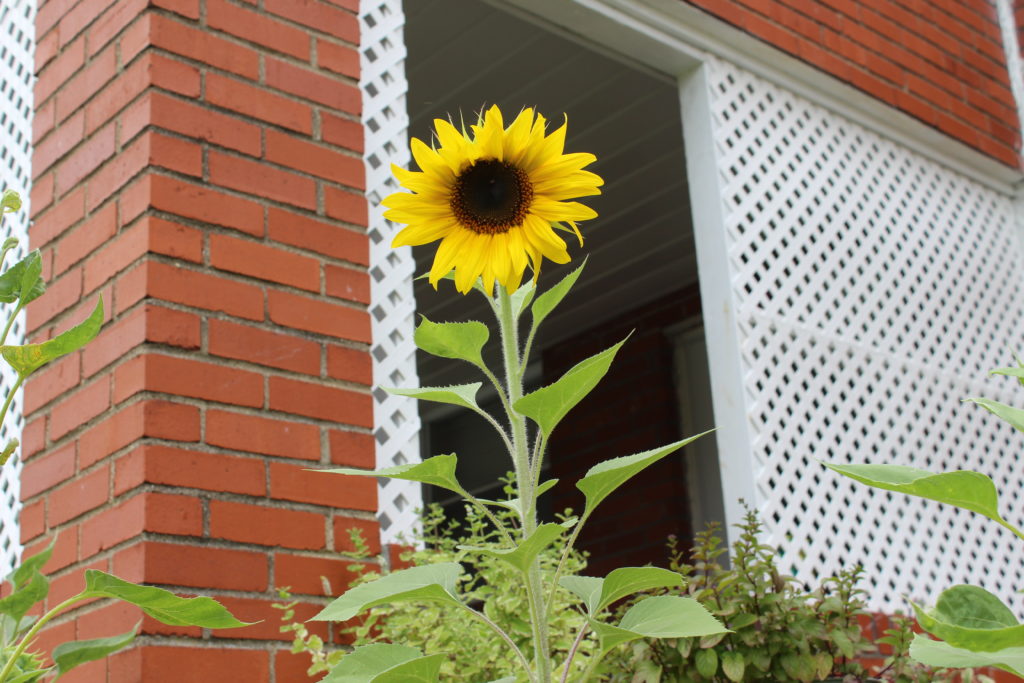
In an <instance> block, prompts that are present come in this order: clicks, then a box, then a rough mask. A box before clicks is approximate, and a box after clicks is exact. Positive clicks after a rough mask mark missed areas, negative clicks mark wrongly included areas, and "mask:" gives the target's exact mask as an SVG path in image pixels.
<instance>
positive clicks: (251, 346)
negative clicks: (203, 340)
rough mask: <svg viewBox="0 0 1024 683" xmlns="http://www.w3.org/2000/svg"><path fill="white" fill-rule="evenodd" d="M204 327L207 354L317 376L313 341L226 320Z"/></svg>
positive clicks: (317, 360)
mask: <svg viewBox="0 0 1024 683" xmlns="http://www.w3.org/2000/svg"><path fill="white" fill-rule="evenodd" d="M208 324H209V332H208V335H209V342H208V350H209V352H210V354H211V355H214V356H223V357H224V358H234V359H236V360H243V361H248V362H250V363H257V364H259V365H267V366H269V367H272V368H279V369H281V370H291V371H293V372H301V373H304V374H307V375H319V374H320V345H319V344H317V343H316V342H312V341H309V340H307V339H301V338H299V337H293V336H291V335H285V334H277V333H275V332H271V331H269V330H266V329H261V328H257V327H250V326H248V325H239V324H237V323H233V322H230V321H227V320H210V321H209V323H208Z"/></svg>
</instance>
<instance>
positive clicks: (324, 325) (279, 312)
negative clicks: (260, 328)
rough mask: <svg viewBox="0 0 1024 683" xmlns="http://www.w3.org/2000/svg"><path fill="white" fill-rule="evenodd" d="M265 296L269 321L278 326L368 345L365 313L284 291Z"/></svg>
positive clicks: (368, 333)
mask: <svg viewBox="0 0 1024 683" xmlns="http://www.w3.org/2000/svg"><path fill="white" fill-rule="evenodd" d="M267 296H268V301H269V305H270V319H271V320H272V321H274V322H275V323H277V324H279V325H284V326H285V327H291V328H293V329H297V330H306V331H307V332H315V333H317V334H325V335H329V336H332V337H338V338H339V339H351V340H352V341H361V342H366V343H369V342H370V316H369V314H368V313H367V312H366V311H360V310H356V309H354V308H349V307H347V306H339V305H336V304H333V303H330V302H327V301H321V300H318V299H313V298H310V297H305V296H298V295H296V294H290V293H288V292H278V291H273V290H272V291H270V292H268V293H267Z"/></svg>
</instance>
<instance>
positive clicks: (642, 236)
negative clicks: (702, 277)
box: [405, 0, 697, 384]
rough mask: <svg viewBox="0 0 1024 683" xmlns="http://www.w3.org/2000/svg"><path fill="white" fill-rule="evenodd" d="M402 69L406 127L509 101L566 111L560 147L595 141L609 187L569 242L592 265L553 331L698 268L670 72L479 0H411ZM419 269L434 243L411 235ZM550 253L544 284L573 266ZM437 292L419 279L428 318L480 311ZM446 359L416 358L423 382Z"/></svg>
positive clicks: (476, 304) (513, 108)
mask: <svg viewBox="0 0 1024 683" xmlns="http://www.w3.org/2000/svg"><path fill="white" fill-rule="evenodd" d="M405 11H406V20H407V22H406V35H405V40H406V45H407V48H408V59H407V61H406V70H407V76H408V80H409V97H408V106H409V115H410V134H411V135H413V136H415V137H419V138H420V139H423V140H429V139H430V136H431V131H432V125H431V121H432V119H434V118H436V117H447V116H448V115H449V114H450V115H451V116H453V117H454V118H458V116H459V112H462V113H463V114H464V115H465V116H466V117H467V118H470V117H475V114H476V112H477V111H479V110H480V108H481V106H483V105H484V104H487V105H490V104H492V103H497V104H498V105H499V106H501V107H502V109H503V111H506V112H517V111H518V110H519V109H520V108H522V107H523V106H535V107H536V108H537V109H538V110H539V111H540V112H542V113H543V114H544V115H545V116H546V117H547V118H548V119H549V120H551V121H552V122H554V123H555V124H556V125H558V124H560V123H561V117H562V114H563V112H564V113H565V114H567V115H568V120H569V131H568V138H567V145H566V148H567V151H570V152H573V151H587V152H593V153H594V154H596V155H597V159H598V161H597V162H596V163H595V164H594V165H593V166H591V167H590V168H591V169H592V170H593V171H594V172H596V173H598V174H599V175H601V176H602V177H603V178H604V179H605V186H604V188H603V192H604V194H603V195H601V196H598V197H593V198H587V199H586V200H584V201H586V202H587V203H588V204H589V205H590V206H592V207H594V208H595V209H596V210H597V212H598V214H599V215H600V217H599V218H598V219H597V220H594V221H590V222H587V223H584V224H583V226H582V231H583V233H584V237H585V239H586V243H585V245H584V248H583V249H580V248H579V247H578V246H577V245H575V244H572V245H570V253H571V254H572V255H573V257H574V261H573V263H577V262H578V261H579V259H581V258H582V256H583V255H588V256H589V262H588V265H587V271H586V274H585V276H584V277H583V279H582V280H581V281H580V283H579V284H578V285H577V287H576V289H575V290H574V293H573V295H572V298H571V299H570V300H567V302H566V304H563V307H562V309H560V310H559V312H558V314H557V315H555V316H552V318H551V319H550V320H551V322H549V323H545V328H546V329H545V334H544V338H543V339H542V340H539V343H541V344H550V343H552V342H555V341H557V340H559V339H563V338H565V337H568V336H571V335H573V334H575V333H577V332H578V331H580V330H584V329H587V328H590V327H592V326H594V325H596V324H598V323H600V322H601V321H602V320H606V319H608V318H611V317H614V316H618V315H621V314H623V313H625V312H626V311H629V310H630V309H632V308H634V307H635V306H637V305H639V304H642V303H644V302H646V301H649V300H651V299H654V298H656V297H658V296H661V295H663V294H665V293H667V292H671V291H673V290H676V289H679V288H681V287H683V286H685V285H687V284H689V283H691V282H693V281H694V280H696V277H697V269H696V259H695V254H694V246H693V231H692V225H691V219H690V206H689V193H688V189H687V184H686V173H685V158H684V155H683V145H682V129H681V125H680V117H679V99H678V94H677V89H676V84H675V81H674V80H673V79H670V78H668V77H666V76H663V75H661V74H656V73H652V72H650V71H648V70H643V69H641V68H639V67H637V66H636V65H633V64H630V63H629V61H628V59H626V58H624V57H622V56H620V55H615V54H611V53H609V52H607V51H603V50H602V51H598V49H597V48H595V46H592V45H587V41H586V38H585V37H573V36H565V35H560V34H558V33H556V32H554V30H553V29H551V28H550V27H545V26H544V25H542V24H540V23H539V22H538V23H532V22H531V21H529V20H527V19H524V18H522V17H519V16H513V15H512V14H509V13H507V12H505V11H503V10H501V9H498V8H495V7H492V6H490V5H488V4H486V3H484V2H480V1H479V0H475V1H467V0H407V2H406V5H405ZM415 252H416V261H417V272H418V273H422V272H426V271H427V270H429V267H430V263H431V261H432V259H433V254H434V247H433V246H430V247H417V248H416V250H415ZM567 269H568V267H567V266H557V265H553V264H551V263H547V264H546V265H545V268H544V271H543V273H544V274H543V276H542V278H541V279H542V286H543V285H545V284H549V283H551V282H552V281H555V280H556V279H557V278H560V277H562V276H563V275H564V274H565V273H566V272H568V270H567ZM451 290H452V288H451V287H442V288H441V291H440V293H435V292H434V291H433V289H432V288H431V287H430V286H429V285H428V284H426V282H425V281H422V280H421V281H418V282H417V289H416V299H417V305H418V309H419V311H420V312H421V313H423V314H424V315H426V316H427V317H429V318H430V319H432V320H464V319H468V318H476V319H481V320H487V319H488V318H487V313H488V312H487V311H486V310H485V304H483V302H482V301H481V300H480V298H479V297H476V296H469V297H461V296H452V294H451ZM448 365H449V364H447V363H436V362H435V359H427V358H424V359H421V364H420V378H421V382H423V383H424V384H434V383H437V382H449V381H457V380H458V378H457V377H455V376H453V375H450V374H448V373H446V372H444V368H445V367H446V366H448Z"/></svg>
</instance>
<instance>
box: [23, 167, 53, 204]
mask: <svg viewBox="0 0 1024 683" xmlns="http://www.w3.org/2000/svg"><path fill="white" fill-rule="evenodd" d="M29 199H30V200H31V202H32V212H33V213H35V212H37V211H42V210H43V209H45V208H46V207H48V206H50V205H51V203H52V202H53V174H52V173H50V174H47V175H45V176H43V177H42V178H37V179H36V180H35V181H34V182H33V183H32V190H31V191H30V193H29Z"/></svg>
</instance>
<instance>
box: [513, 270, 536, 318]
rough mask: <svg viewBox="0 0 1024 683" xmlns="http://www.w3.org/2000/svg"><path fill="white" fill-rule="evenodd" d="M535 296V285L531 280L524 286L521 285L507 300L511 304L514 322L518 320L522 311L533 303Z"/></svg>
mask: <svg viewBox="0 0 1024 683" xmlns="http://www.w3.org/2000/svg"><path fill="white" fill-rule="evenodd" d="M535 294H537V285H536V284H534V282H533V280H527V281H526V284H524V285H522V286H521V287H520V288H519V289H517V290H516V291H515V292H513V293H512V296H510V297H509V300H510V301H511V302H512V313H513V314H514V315H515V319H516V320H519V317H520V316H521V315H522V314H523V311H525V310H526V307H527V306H529V305H530V302H531V301H533V297H534V295H535Z"/></svg>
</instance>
